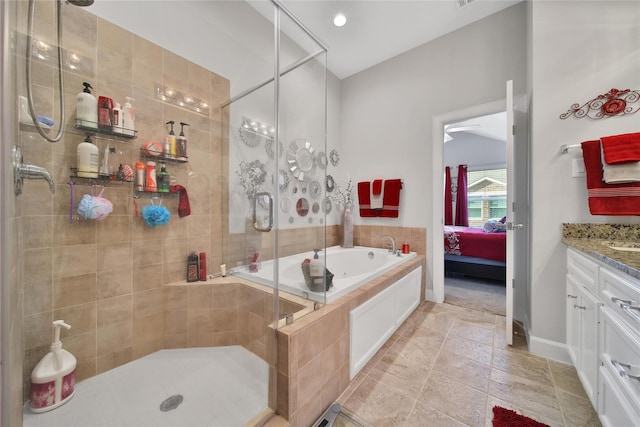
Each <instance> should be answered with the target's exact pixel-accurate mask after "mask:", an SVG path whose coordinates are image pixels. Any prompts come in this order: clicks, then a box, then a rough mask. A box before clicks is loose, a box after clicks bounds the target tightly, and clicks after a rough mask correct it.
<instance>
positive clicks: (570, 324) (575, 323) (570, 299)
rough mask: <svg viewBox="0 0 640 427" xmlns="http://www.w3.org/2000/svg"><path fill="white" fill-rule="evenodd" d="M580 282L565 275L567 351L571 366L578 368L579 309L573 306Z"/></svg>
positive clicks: (577, 302) (577, 301) (576, 302)
mask: <svg viewBox="0 0 640 427" xmlns="http://www.w3.org/2000/svg"><path fill="white" fill-rule="evenodd" d="M579 287H580V284H579V283H577V281H576V279H574V278H573V276H571V275H567V329H566V334H567V352H568V353H569V357H570V358H571V362H572V363H573V366H575V367H576V369H578V367H579V360H578V353H579V352H580V311H579V310H576V309H575V308H574V307H573V306H574V305H575V304H579V303H580V301H579V300H578V297H579V296H578V288H579Z"/></svg>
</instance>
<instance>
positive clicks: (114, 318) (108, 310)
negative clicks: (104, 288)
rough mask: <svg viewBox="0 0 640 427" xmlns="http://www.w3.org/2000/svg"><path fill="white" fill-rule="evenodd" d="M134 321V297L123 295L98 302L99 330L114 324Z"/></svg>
mask: <svg viewBox="0 0 640 427" xmlns="http://www.w3.org/2000/svg"><path fill="white" fill-rule="evenodd" d="M132 321H133V296H132V295H131V294H128V295H121V296H117V297H113V298H106V299H101V300H98V302H97V323H96V325H97V328H98V329H101V328H105V327H107V326H109V325H110V324H113V323H122V322H132Z"/></svg>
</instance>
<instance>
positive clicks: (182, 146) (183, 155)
mask: <svg viewBox="0 0 640 427" xmlns="http://www.w3.org/2000/svg"><path fill="white" fill-rule="evenodd" d="M185 126H189V123H185V122H180V135H178V141H177V144H178V148H177V152H178V153H177V154H178V160H183V161H185V162H186V161H187V137H186V136H184V127H185Z"/></svg>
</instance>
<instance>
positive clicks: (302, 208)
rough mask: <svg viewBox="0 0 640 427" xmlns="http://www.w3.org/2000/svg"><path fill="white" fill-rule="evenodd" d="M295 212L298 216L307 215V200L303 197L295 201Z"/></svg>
mask: <svg viewBox="0 0 640 427" xmlns="http://www.w3.org/2000/svg"><path fill="white" fill-rule="evenodd" d="M296 212H298V215H300V216H307V214H308V213H309V201H308V200H307V199H305V198H304V197H301V198H299V199H298V202H297V203H296Z"/></svg>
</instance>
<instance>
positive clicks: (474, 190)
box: [467, 169, 507, 227]
mask: <svg viewBox="0 0 640 427" xmlns="http://www.w3.org/2000/svg"><path fill="white" fill-rule="evenodd" d="M467 194H468V198H467V209H468V211H469V225H470V226H472V227H482V226H483V225H484V223H485V222H487V220H489V219H499V218H502V217H503V216H505V215H506V214H507V170H506V169H487V170H476V171H469V172H468V184H467Z"/></svg>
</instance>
